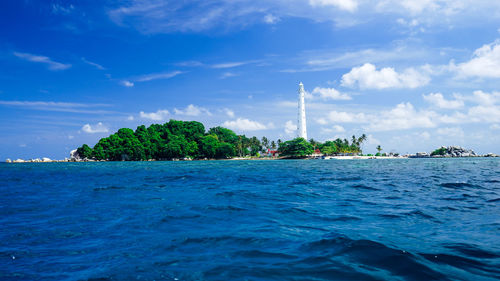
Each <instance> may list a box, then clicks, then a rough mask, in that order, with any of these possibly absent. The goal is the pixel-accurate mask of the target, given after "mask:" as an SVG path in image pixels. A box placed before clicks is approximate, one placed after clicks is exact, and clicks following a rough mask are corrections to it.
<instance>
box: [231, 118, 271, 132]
mask: <svg viewBox="0 0 500 281" xmlns="http://www.w3.org/2000/svg"><path fill="white" fill-rule="evenodd" d="M223 126H224V127H226V128H229V129H233V130H239V131H259V130H266V129H268V127H267V126H266V125H264V124H262V123H259V122H257V121H252V120H249V119H244V118H238V119H236V120H233V121H226V122H224V124H223Z"/></svg>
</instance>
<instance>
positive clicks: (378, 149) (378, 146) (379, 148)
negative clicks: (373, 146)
mask: <svg viewBox="0 0 500 281" xmlns="http://www.w3.org/2000/svg"><path fill="white" fill-rule="evenodd" d="M377 151H378V153H380V151H382V147H381V146H380V144H379V145H377Z"/></svg>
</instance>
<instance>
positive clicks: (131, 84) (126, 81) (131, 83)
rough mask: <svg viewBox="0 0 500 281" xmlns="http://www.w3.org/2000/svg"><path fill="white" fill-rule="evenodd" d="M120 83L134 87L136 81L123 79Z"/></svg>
mask: <svg viewBox="0 0 500 281" xmlns="http://www.w3.org/2000/svg"><path fill="white" fill-rule="evenodd" d="M120 84H122V85H123V86H125V87H134V83H133V82H130V81H128V80H123V81H121V82H120Z"/></svg>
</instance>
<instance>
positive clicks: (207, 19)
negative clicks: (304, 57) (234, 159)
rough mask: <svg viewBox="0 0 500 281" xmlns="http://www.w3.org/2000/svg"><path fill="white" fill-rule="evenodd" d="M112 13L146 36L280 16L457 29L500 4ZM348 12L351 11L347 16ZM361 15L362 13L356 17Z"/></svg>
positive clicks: (153, 6)
mask: <svg viewBox="0 0 500 281" xmlns="http://www.w3.org/2000/svg"><path fill="white" fill-rule="evenodd" d="M120 3H121V5H113V7H112V8H111V9H109V10H108V15H109V17H110V19H111V20H112V21H113V22H115V23H116V24H117V25H119V26H122V27H133V28H135V29H137V30H139V31H140V32H143V33H172V32H206V31H208V30H214V31H216V32H225V31H227V30H231V29H234V28H245V27H248V26H251V25H253V24H258V23H262V22H263V21H264V22H268V23H269V22H272V21H273V20H272V19H271V18H270V17H268V19H267V20H266V16H267V15H272V17H276V18H281V19H284V18H302V19H309V20H313V21H316V22H333V23H335V24H336V26H337V27H346V26H352V25H355V24H359V23H367V22H376V23H379V21H380V19H382V20H385V19H388V20H389V21H393V19H394V18H404V19H405V21H407V22H411V21H412V20H418V22H419V24H420V25H425V26H429V27H430V26H431V25H438V26H445V27H450V28H452V27H453V24H462V25H463V24H464V23H467V22H466V21H468V22H473V21H474V20H475V21H477V20H490V21H491V22H492V23H494V22H495V20H496V19H497V17H498V16H497V15H498V13H499V10H500V4H499V3H498V1H493V0H485V1H477V0H460V1H457V0H377V1H366V0H273V1H268V0H267V1H266V0H238V1H234V0H218V1H164V0H142V1H121V2H120ZM345 11H348V12H350V13H345ZM356 11H359V13H355V12H356Z"/></svg>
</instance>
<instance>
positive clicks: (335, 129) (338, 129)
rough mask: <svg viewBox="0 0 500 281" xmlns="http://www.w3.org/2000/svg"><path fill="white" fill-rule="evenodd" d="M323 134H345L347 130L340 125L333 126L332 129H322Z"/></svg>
mask: <svg viewBox="0 0 500 281" xmlns="http://www.w3.org/2000/svg"><path fill="white" fill-rule="evenodd" d="M321 132H322V133H324V134H331V133H344V132H345V128H344V127H342V126H340V125H333V126H332V127H331V128H321Z"/></svg>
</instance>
